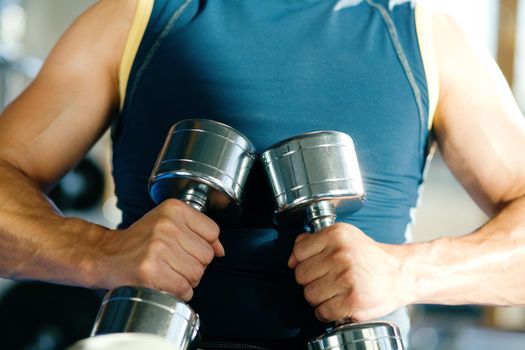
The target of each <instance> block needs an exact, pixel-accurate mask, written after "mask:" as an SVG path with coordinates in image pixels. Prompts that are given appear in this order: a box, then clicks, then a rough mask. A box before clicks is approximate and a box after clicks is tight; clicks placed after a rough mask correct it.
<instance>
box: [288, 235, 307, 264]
mask: <svg viewBox="0 0 525 350" xmlns="http://www.w3.org/2000/svg"><path fill="white" fill-rule="evenodd" d="M308 235H309V233H302V234H300V235H298V236H297V237H296V238H295V243H294V245H295V244H297V242H300V241H302V240H303V239H305V238H307V236H308ZM297 264H298V261H297V259H295V256H294V255H293V252H292V254H291V255H290V258H289V259H288V267H290V268H291V269H295V267H296V266H297Z"/></svg>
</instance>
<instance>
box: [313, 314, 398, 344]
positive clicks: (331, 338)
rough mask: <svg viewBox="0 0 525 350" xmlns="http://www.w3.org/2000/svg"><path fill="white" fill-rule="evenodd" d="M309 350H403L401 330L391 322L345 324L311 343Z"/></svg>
mask: <svg viewBox="0 0 525 350" xmlns="http://www.w3.org/2000/svg"><path fill="white" fill-rule="evenodd" d="M307 348H308V350H338V349H344V350H403V349H404V348H403V342H402V340H401V334H400V332H399V328H398V327H397V326H396V325H395V324H393V323H389V322H384V321H381V322H368V323H353V324H345V325H342V326H339V327H336V328H334V329H332V330H330V331H328V332H327V333H325V334H323V335H321V336H319V337H317V338H315V339H314V340H312V341H310V342H309V343H308V346H307Z"/></svg>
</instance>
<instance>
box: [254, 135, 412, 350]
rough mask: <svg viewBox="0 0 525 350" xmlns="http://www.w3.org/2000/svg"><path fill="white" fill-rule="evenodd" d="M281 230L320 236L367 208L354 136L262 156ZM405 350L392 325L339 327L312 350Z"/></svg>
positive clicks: (308, 141) (307, 139)
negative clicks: (295, 228) (303, 229)
mask: <svg viewBox="0 0 525 350" xmlns="http://www.w3.org/2000/svg"><path fill="white" fill-rule="evenodd" d="M261 160H262V163H263V166H264V169H265V172H266V175H267V177H268V179H269V182H270V185H271V188H272V191H273V195H274V200H275V204H276V210H275V213H274V219H275V221H276V223H277V224H279V225H304V224H306V225H307V226H308V227H309V229H310V232H317V231H320V230H321V229H323V228H325V227H328V226H330V225H332V224H333V223H334V222H335V218H336V214H340V215H345V216H346V215H350V214H352V213H354V212H356V211H358V210H359V209H361V208H362V207H363V205H364V203H365V193H364V189H363V182H362V179H361V173H360V170H359V164H358V162H357V156H356V153H355V149H354V144H353V141H352V139H351V138H350V136H348V135H346V134H344V133H341V132H337V131H319V132H312V133H307V134H303V135H300V136H297V137H293V138H290V139H287V140H284V141H282V142H279V143H277V144H276V145H274V146H272V147H270V148H269V149H268V150H267V151H266V152H264V153H263V154H262V155H261ZM321 349H331V350H338V349H342V350H369V349H370V350H402V349H403V344H402V340H401V335H400V332H399V329H398V327H397V326H396V325H395V324H393V323H390V322H383V321H379V322H369V323H354V324H350V323H346V322H344V321H342V322H338V323H337V325H336V326H335V327H334V328H332V329H330V330H328V331H327V332H326V333H325V334H322V335H321V336H319V337H317V338H315V339H313V340H312V341H310V342H309V343H308V350H321Z"/></svg>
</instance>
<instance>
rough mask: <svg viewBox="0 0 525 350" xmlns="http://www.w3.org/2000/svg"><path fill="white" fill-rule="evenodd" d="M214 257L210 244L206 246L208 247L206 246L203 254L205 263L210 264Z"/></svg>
mask: <svg viewBox="0 0 525 350" xmlns="http://www.w3.org/2000/svg"><path fill="white" fill-rule="evenodd" d="M214 257H215V253H214V252H213V248H212V247H211V246H208V248H206V251H205V253H204V255H203V259H204V263H205V264H206V265H209V264H211V262H212V260H213V258H214Z"/></svg>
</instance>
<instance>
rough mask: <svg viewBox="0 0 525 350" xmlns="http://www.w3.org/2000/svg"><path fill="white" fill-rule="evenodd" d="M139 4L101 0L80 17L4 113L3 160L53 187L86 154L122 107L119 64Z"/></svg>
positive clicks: (0, 141)
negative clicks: (52, 184) (117, 8)
mask: <svg viewBox="0 0 525 350" xmlns="http://www.w3.org/2000/svg"><path fill="white" fill-rule="evenodd" d="M119 4H120V5H121V7H120V8H119V11H118V12H116V11H115V10H116V7H117V6H118V5H119ZM122 5H123V6H122ZM133 10H134V2H133V1H126V0H122V1H109V0H107V1H100V2H98V3H97V4H96V5H94V6H93V7H92V8H91V9H89V10H88V11H86V12H85V13H84V14H83V15H82V16H81V17H79V18H78V19H77V20H76V21H75V23H73V25H72V26H71V27H70V28H69V29H68V31H67V32H66V33H65V34H64V36H63V37H62V38H61V39H60V41H59V42H58V44H57V45H56V46H55V48H54V49H53V51H52V52H51V54H50V56H49V58H48V59H47V60H46V63H45V64H44V66H43V68H42V71H41V72H40V73H39V75H38V76H37V78H36V79H35V80H34V81H33V82H32V84H31V85H30V86H29V87H28V88H27V89H26V91H24V92H23V93H22V94H21V95H20V96H19V97H18V98H17V99H16V100H15V101H14V102H13V103H12V104H11V105H10V106H9V107H8V108H7V109H6V110H5V111H4V113H3V114H2V117H1V118H0V159H1V160H3V161H7V162H9V163H10V164H12V165H13V166H15V167H17V168H19V169H20V170H21V171H23V172H24V173H25V174H26V175H27V176H29V177H30V178H31V179H32V180H33V181H35V182H36V183H37V184H39V185H40V186H42V187H45V186H46V185H48V184H50V183H52V182H54V181H56V180H57V179H58V178H59V177H61V176H62V175H63V174H64V173H65V172H67V171H68V170H69V169H70V168H71V167H73V166H74V165H75V164H76V163H77V162H78V161H79V160H80V159H81V158H82V157H83V156H84V154H85V153H86V152H87V151H88V149H89V148H90V147H91V146H92V144H93V143H94V142H95V141H96V140H97V139H98V138H99V137H100V135H101V134H102V133H103V132H104V130H105V129H106V128H107V127H108V125H109V123H110V120H111V116H112V115H114V114H115V112H116V110H117V108H118V100H119V95H118V66H119V64H120V56H121V54H122V50H123V46H124V43H125V39H126V36H127V31H128V28H129V25H130V23H131V17H132V15H133ZM116 13H118V14H119V15H118V16H116Z"/></svg>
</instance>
